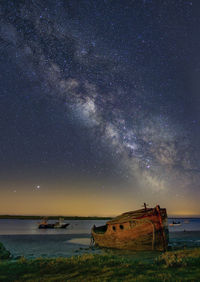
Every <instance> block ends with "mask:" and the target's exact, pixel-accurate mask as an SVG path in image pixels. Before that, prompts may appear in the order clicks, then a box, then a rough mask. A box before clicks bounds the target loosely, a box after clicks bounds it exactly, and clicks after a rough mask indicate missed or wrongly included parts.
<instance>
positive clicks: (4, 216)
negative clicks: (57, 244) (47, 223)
mask: <svg viewBox="0 0 200 282" xmlns="http://www.w3.org/2000/svg"><path fill="white" fill-rule="evenodd" d="M44 217H47V218H48V220H52V219H54V220H57V219H58V218H60V217H62V218H63V219H64V220H110V219H112V217H100V216H62V215H57V216H47V215H41V216H40V215H0V219H21V220H26V219H27V220H34V219H35V220H41V219H43V218H44Z"/></svg>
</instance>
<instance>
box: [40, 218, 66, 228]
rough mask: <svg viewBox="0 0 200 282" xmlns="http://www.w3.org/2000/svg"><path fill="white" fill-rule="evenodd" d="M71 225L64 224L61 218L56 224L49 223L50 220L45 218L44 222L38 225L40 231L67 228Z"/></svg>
mask: <svg viewBox="0 0 200 282" xmlns="http://www.w3.org/2000/svg"><path fill="white" fill-rule="evenodd" d="M67 226H69V223H64V222H63V218H59V221H57V222H56V223H48V218H47V217H44V218H43V220H42V222H41V223H39V224H38V228H39V229H53V228H66V227H67Z"/></svg>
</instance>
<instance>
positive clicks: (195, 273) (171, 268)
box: [0, 248, 200, 282]
mask: <svg viewBox="0 0 200 282" xmlns="http://www.w3.org/2000/svg"><path fill="white" fill-rule="evenodd" d="M199 266H200V248H197V249H191V250H179V251H171V252H166V253H163V254H161V255H159V256H158V257H157V258H156V260H155V261H154V263H142V262H138V261H137V262H136V261H133V259H131V257H124V256H123V257H122V256H119V255H118V256H113V255H93V254H85V255H82V256H75V257H71V258H57V259H43V258H38V259H35V260H26V259H25V258H21V259H19V260H17V261H1V262H0V281H34V282H35V281H200V267H199Z"/></svg>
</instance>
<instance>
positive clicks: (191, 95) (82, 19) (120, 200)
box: [0, 0, 200, 215]
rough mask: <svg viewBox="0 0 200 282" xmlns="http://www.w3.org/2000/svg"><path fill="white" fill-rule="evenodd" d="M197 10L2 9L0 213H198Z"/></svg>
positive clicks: (129, 3)
mask: <svg viewBox="0 0 200 282" xmlns="http://www.w3.org/2000/svg"><path fill="white" fill-rule="evenodd" d="M199 6H200V2H199V0H196V1H195V0H168V1H166V0H146V1H145V0H143V1H142V0H65V1H64V0H56V1H54V0H46V1H40V0H29V1H28V0H27V1H20V0H15V1H14V0H13V1H10V0H4V1H3V0H2V1H1V2H0V213H1V214H52V215H54V214H63V215H117V214H118V213H121V212H124V211H128V210H134V209H138V208H140V207H141V205H142V203H143V202H147V203H148V204H149V205H150V206H154V205H156V204H160V205H161V206H162V207H165V208H167V210H168V213H169V214H176V215H183V214H184V215H194V214H196V215H197V214H200V205H199V199H200V130H199V129H200V52H199V50H200V7H199Z"/></svg>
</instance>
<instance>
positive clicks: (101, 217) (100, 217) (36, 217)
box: [0, 214, 200, 220]
mask: <svg viewBox="0 0 200 282" xmlns="http://www.w3.org/2000/svg"><path fill="white" fill-rule="evenodd" d="M44 217H47V218H48V219H54V220H55V219H58V218H60V217H62V218H64V219H65V220H110V219H112V218H114V217H109V216H108V217H103V216H63V215H54V216H51V215H50V216H48V215H7V214H4V215H0V219H22V220H23V219H42V218H44ZM175 218H176V219H181V218H184V219H190V218H200V215H193V216H191V215H190V216H188V215H186V216H180V215H178V216H177V215H168V219H175Z"/></svg>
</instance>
